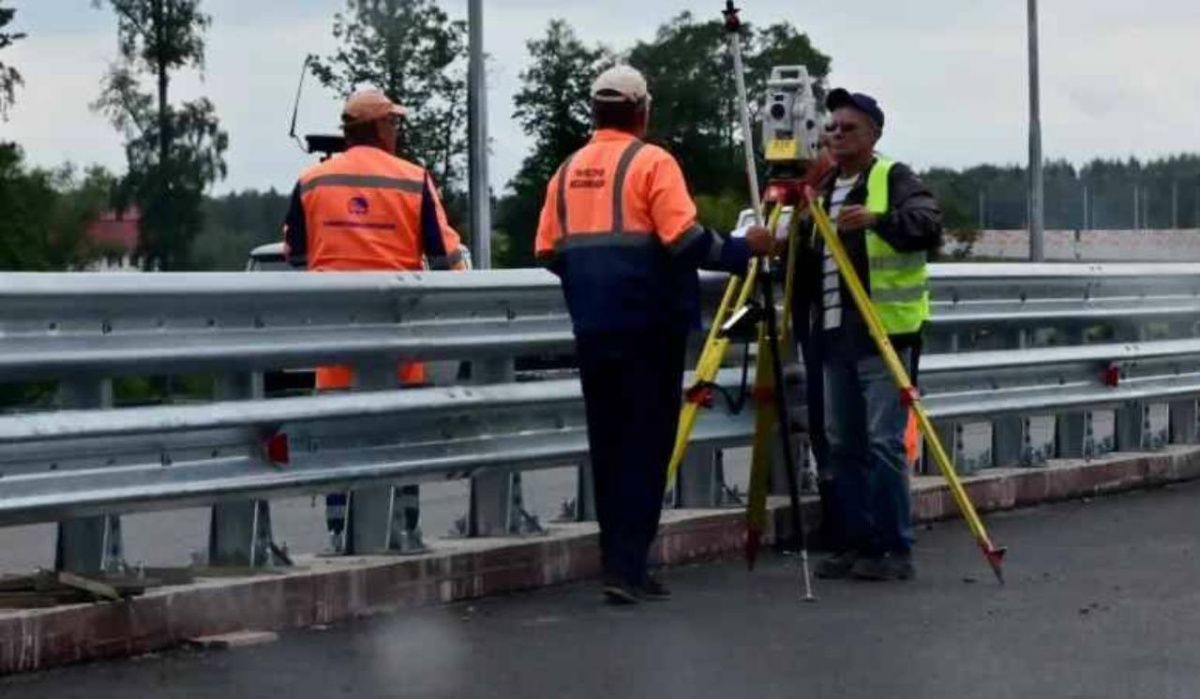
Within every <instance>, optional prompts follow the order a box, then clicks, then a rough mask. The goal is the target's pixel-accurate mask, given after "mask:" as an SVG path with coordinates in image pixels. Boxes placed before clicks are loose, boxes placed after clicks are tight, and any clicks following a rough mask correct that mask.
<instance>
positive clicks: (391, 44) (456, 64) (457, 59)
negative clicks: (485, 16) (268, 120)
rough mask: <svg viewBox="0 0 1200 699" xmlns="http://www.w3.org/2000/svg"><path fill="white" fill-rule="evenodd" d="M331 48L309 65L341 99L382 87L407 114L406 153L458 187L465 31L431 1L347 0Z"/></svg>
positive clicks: (447, 185)
mask: <svg viewBox="0 0 1200 699" xmlns="http://www.w3.org/2000/svg"><path fill="white" fill-rule="evenodd" d="M333 36H334V38H335V39H337V40H338V43H339V46H338V49H337V51H335V52H334V53H333V54H332V55H330V56H327V57H326V58H324V59H323V60H318V61H316V62H315V63H314V64H313V72H314V74H316V76H317V78H318V79H319V80H320V81H321V82H322V83H323V84H324V85H325V86H326V87H329V88H331V89H334V90H336V91H337V92H338V93H340V94H342V95H343V96H349V95H350V94H351V93H352V92H354V90H356V89H358V88H362V87H375V88H378V89H380V90H383V92H384V93H385V94H387V96H388V97H389V98H390V99H391V100H392V101H394V102H396V103H398V104H402V105H404V106H405V107H406V108H407V109H408V110H409V113H408V116H407V118H406V120H405V121H406V125H405V132H404V143H405V151H406V153H405V155H406V156H407V157H410V158H412V159H413V160H414V161H416V162H418V163H421V164H422V165H424V166H425V167H427V168H428V169H429V171H430V172H431V173H432V174H433V176H434V177H435V178H436V180H437V182H438V183H439V185H440V186H441V187H442V188H444V190H446V193H447V194H448V193H449V191H450V190H457V189H459V188H461V184H462V179H463V174H464V170H465V161H466V152H467V78H466V69H467V65H466V41H467V26H466V23H465V22H462V21H451V19H450V17H449V16H448V15H447V14H446V13H445V12H444V11H443V10H442V9H441V8H440V7H439V6H438V5H437V3H436V2H435V1H434V0H346V9H345V10H344V11H343V12H339V13H337V14H336V15H335V16H334V22H333Z"/></svg>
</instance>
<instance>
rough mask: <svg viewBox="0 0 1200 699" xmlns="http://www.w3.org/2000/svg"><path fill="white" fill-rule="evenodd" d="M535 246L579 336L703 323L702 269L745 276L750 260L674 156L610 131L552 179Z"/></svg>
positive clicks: (602, 132)
mask: <svg viewBox="0 0 1200 699" xmlns="http://www.w3.org/2000/svg"><path fill="white" fill-rule="evenodd" d="M536 252H537V257H538V259H539V261H541V262H543V263H544V264H546V265H548V266H549V267H550V269H551V270H552V271H554V272H555V273H556V274H558V275H559V277H560V278H561V279H562V285H563V293H564V295H565V297H566V300H567V306H568V309H569V310H570V312H571V320H572V322H573V324H574V326H575V331H576V332H577V333H591V332H608V331H619V330H637V329H646V328H652V327H662V326H664V325H668V324H669V325H675V326H695V325H697V324H698V323H699V318H700V316H699V311H700V301H699V281H698V277H697V275H696V269H697V268H698V267H704V268H711V269H723V270H727V271H730V272H734V273H740V272H742V271H744V270H745V268H746V264H747V263H748V261H749V258H750V252H749V249H748V247H747V246H746V243H745V241H744V240H741V239H731V240H724V239H722V238H721V236H719V235H717V234H715V233H713V232H712V231H709V230H707V229H705V228H704V227H702V226H700V225H699V224H697V222H696V206H695V204H694V203H693V202H692V198H691V196H690V195H689V194H688V190H687V183H686V182H685V181H684V178H683V172H682V171H681V170H680V168H679V164H678V163H677V162H676V161H675V159H674V158H673V157H671V155H670V154H669V153H667V152H666V151H665V150H663V149H662V148H659V147H658V146H654V145H650V144H646V143H643V142H641V141H640V140H638V139H636V138H635V137H634V136H632V135H631V134H628V133H625V132H622V131H616V130H607V129H602V130H599V131H597V132H596V133H595V135H594V136H593V137H592V139H591V142H589V143H588V144H587V145H586V146H584V147H583V148H582V149H581V150H579V151H578V152H576V153H575V154H574V155H572V156H571V157H569V158H567V160H566V162H564V163H563V165H562V166H561V167H560V168H559V169H558V172H557V173H555V175H554V177H553V178H552V179H551V180H550V184H549V186H548V187H547V191H546V201H545V204H544V206H543V207H542V213H541V219H540V221H539V224H538V232H537V243H536Z"/></svg>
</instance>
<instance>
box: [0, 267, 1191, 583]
mask: <svg viewBox="0 0 1200 699" xmlns="http://www.w3.org/2000/svg"><path fill="white" fill-rule="evenodd" d="M932 277H933V278H932V284H933V291H934V301H935V304H934V307H935V312H934V321H933V323H932V324H931V328H930V332H929V348H928V351H927V354H926V356H925V358H924V360H923V366H922V375H921V379H922V385H923V388H924V390H925V391H926V392H927V393H928V394H929V399H928V403H929V406H930V408H931V411H932V413H933V414H934V416H935V417H937V418H938V419H939V421H940V423H941V424H942V425H943V429H944V431H945V432H946V435H947V437H948V439H949V440H950V443H951V444H952V445H953V446H954V451H955V452H956V454H957V456H958V459H959V465H960V467H961V468H963V470H966V471H969V470H972V469H974V468H978V467H981V466H986V465H991V464H995V463H1001V464H1009V463H1026V464H1030V465H1036V464H1037V463H1039V462H1041V461H1042V460H1044V459H1045V458H1047V457H1050V456H1054V455H1063V456H1079V455H1089V454H1094V453H1099V452H1102V451H1105V450H1111V449H1113V448H1118V447H1119V448H1154V447H1157V446H1161V445H1162V444H1164V443H1166V442H1168V441H1171V440H1174V441H1192V440H1193V439H1194V438H1195V435H1196V428H1195V422H1196V409H1195V400H1196V398H1197V397H1200V333H1198V332H1197V328H1196V319H1197V316H1196V312H1197V310H1200V265H1172V264H1166V265H1095V264H1087V265H1053V264H1051V265H1025V264H954V265H935V267H934V272H933V275H932ZM721 284H722V280H721V279H720V278H719V277H717V276H708V277H706V278H705V289H706V292H708V295H709V296H710V297H714V298H715V296H716V295H717V294H718V293H719V291H720V288H721ZM710 305H711V304H710ZM570 349H571V334H570V327H569V322H568V319H567V317H566V313H565V309H564V308H563V304H562V299H561V294H560V292H559V290H558V284H557V280H556V279H554V277H552V276H551V275H550V274H548V273H546V272H543V271H540V270H511V271H495V272H470V273H465V274H464V273H412V274H386V273H359V274H320V275H310V274H295V273H260V274H253V275H248V274H0V377H3V380H4V381H6V382H12V381H30V380H53V381H55V382H57V385H58V389H59V390H58V396H59V400H58V407H59V409H58V410H51V411H43V412H26V413H15V414H10V415H3V416H0V524H15V523H25V522H34V521H54V520H60V521H62V524H60V530H59V547H58V550H59V565H61V566H63V567H68V568H73V569H81V570H88V569H95V568H105V567H112V566H114V565H119V563H120V545H119V542H120V520H119V519H118V518H117V517H116V516H115V514H116V513H121V512H127V511H133V510H141V509H171V508H177V507H180V506H184V505H197V504H213V505H214V514H213V531H212V534H211V536H210V556H211V557H212V558H213V560H214V561H215V562H219V563H239V564H251V565H258V564H264V563H269V562H271V561H272V560H273V558H275V557H276V556H275V554H274V553H272V549H271V547H270V529H269V509H268V507H267V505H266V500H267V499H268V498H272V497H280V496H283V495H290V494H297V493H320V492H328V491H335V490H342V489H346V490H350V491H352V492H351V498H350V500H351V506H350V510H351V515H350V522H351V525H350V528H351V536H350V549H351V550H353V551H356V552H369V551H381V550H411V549H413V548H416V547H419V546H420V535H419V527H418V513H419V499H418V498H419V494H418V493H419V491H417V489H416V488H415V487H414V486H415V484H417V483H420V482H423V481H428V480H431V479H456V478H467V477H470V478H472V487H473V495H472V513H471V526H470V529H471V531H472V532H473V533H480V534H487V533H496V532H511V531H517V530H520V529H522V528H523V527H526V526H527V525H528V521H527V520H526V519H524V518H523V517H522V514H521V513H520V511H519V507H517V506H516V503H517V502H518V501H519V489H520V479H519V473H520V471H521V470H523V469H530V468H541V467H549V466H556V465H567V464H576V463H580V462H582V461H583V460H585V457H586V435H585V432H584V421H583V407H582V400H581V397H580V394H579V388H578V383H577V381H575V380H573V379H570V378H559V379H556V380H546V381H520V380H518V379H519V378H520V377H518V376H516V375H514V373H513V360H514V359H515V358H518V357H526V356H531V355H544V354H560V355H561V354H567V353H569V352H570ZM735 354H736V353H731V367H730V369H728V370H726V371H725V372H723V373H722V376H721V383H722V385H724V386H725V387H726V388H727V389H728V390H729V391H730V392H736V391H737V388H738V386H739V383H740V379H741V372H740V370H739V369H738V368H736V367H735V366H734V364H735V363H736V362H735V360H736V359H737V357H736V356H733V355H735ZM401 360H470V361H472V362H474V366H475V371H474V372H473V384H472V385H467V386H434V387H427V388H419V389H409V390H394V388H395V386H394V364H395V362H396V361H401ZM331 362H338V363H345V364H352V365H355V366H356V368H357V369H358V373H359V376H360V384H361V386H360V387H361V388H362V389H363V391H361V392H348V393H340V394H327V395H321V396H302V397H287V398H269V397H266V396H264V394H263V390H262V381H261V376H262V372H264V371H268V370H276V369H282V368H304V367H312V366H314V365H317V364H321V363H331ZM196 373H208V374H212V375H216V376H217V381H216V386H217V389H216V393H215V395H214V396H213V397H212V398H213V400H212V401H211V402H203V403H197V404H187V405H165V406H144V407H133V408H113V407H112V382H113V380H114V379H115V378H117V377H122V376H139V375H140V376H146V375H163V374H174V375H182V374H196ZM372 389H373V390H372ZM751 429H752V419H751V416H750V414H749V411H743V412H741V413H738V414H735V413H733V412H731V411H730V410H729V407H728V406H727V405H726V403H725V402H724V401H718V403H717V405H716V406H715V408H714V410H712V411H707V412H706V413H705V416H704V419H703V420H702V421H701V423H700V426H699V428H698V430H697V434H696V437H695V439H696V441H697V443H698V446H699V447H700V448H698V449H697V450H695V451H696V454H697V456H696V458H693V459H692V460H691V463H690V464H689V466H688V467H687V468H685V472H684V473H685V475H684V480H685V484H684V485H683V486H681V489H680V490H681V492H680V495H679V500H680V502H681V503H682V504H686V505H692V506H694V505H704V504H714V503H713V502H712V500H713V498H714V497H715V496H714V495H713V493H715V492H718V491H719V488H717V487H715V484H716V481H717V479H718V476H717V471H716V469H714V467H713V465H712V459H711V454H712V450H713V449H719V448H722V447H728V446H732V445H738V444H744V443H745V442H747V441H748V439H749V436H750V432H751ZM581 509H582V510H583V511H584V512H586V508H581Z"/></svg>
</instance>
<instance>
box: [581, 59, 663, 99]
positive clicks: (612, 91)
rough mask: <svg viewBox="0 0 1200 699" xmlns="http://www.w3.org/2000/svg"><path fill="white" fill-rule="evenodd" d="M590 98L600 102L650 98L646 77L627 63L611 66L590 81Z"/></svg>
mask: <svg viewBox="0 0 1200 699" xmlns="http://www.w3.org/2000/svg"><path fill="white" fill-rule="evenodd" d="M592 99H594V100H598V101H600V102H643V101H647V100H649V99H650V91H649V90H648V89H647V88H646V78H645V77H643V76H642V74H641V72H640V71H638V70H637V69H636V68H634V67H632V66H628V65H619V66H613V67H612V68H609V69H608V70H606V71H604V72H603V73H601V74H600V75H599V76H598V77H597V78H596V80H595V82H593V83H592Z"/></svg>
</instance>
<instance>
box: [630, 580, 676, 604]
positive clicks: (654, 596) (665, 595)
mask: <svg viewBox="0 0 1200 699" xmlns="http://www.w3.org/2000/svg"><path fill="white" fill-rule="evenodd" d="M637 592H638V597H639V598H641V599H643V600H646V601H647V602H665V601H667V600H669V599H671V591H670V590H668V589H667V586H666V585H663V584H662V583H661V582H659V581H658V580H656V579H655V578H646V582H644V583H642V584H641V585H640V586H639V587H638V590H637Z"/></svg>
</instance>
